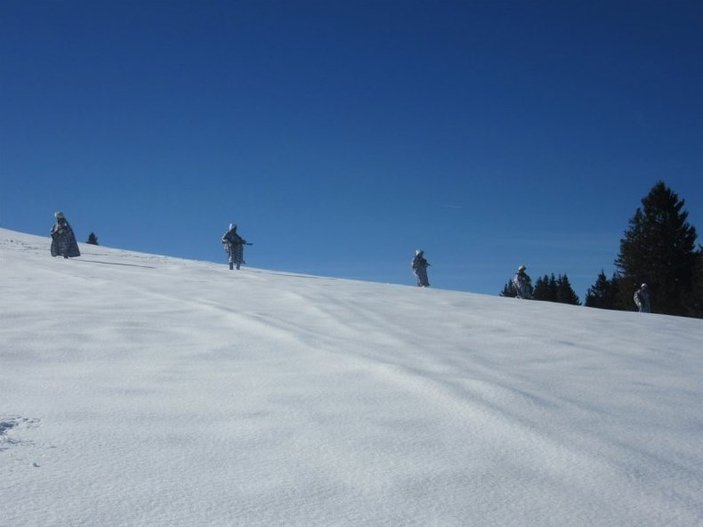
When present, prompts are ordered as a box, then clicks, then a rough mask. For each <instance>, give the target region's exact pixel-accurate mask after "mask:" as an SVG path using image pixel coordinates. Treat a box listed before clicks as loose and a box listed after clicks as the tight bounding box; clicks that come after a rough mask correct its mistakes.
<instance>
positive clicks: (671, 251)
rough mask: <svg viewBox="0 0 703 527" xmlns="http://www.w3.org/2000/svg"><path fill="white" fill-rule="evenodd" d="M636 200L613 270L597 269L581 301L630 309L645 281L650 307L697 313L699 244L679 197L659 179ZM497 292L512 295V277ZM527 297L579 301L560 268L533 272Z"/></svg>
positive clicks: (701, 272)
mask: <svg viewBox="0 0 703 527" xmlns="http://www.w3.org/2000/svg"><path fill="white" fill-rule="evenodd" d="M641 203H642V206H641V207H638V208H637V210H636V211H635V214H634V216H633V217H632V218H631V219H630V221H629V225H628V228H627V230H626V231H625V234H624V237H623V238H622V239H621V240H620V252H619V254H618V256H617V258H616V259H615V262H614V264H615V269H616V270H615V272H614V273H613V275H612V276H611V277H610V278H609V277H608V276H606V274H605V272H604V271H603V270H601V272H600V274H599V275H598V277H597V278H596V281H595V283H594V284H593V285H592V286H591V287H590V288H589V289H588V291H587V292H586V299H585V302H584V303H585V305H586V306H588V307H595V308H601V309H614V310H621V311H634V310H635V305H634V303H633V300H632V297H633V294H634V292H635V291H636V290H637V289H638V288H639V287H640V286H641V285H642V284H645V283H646V284H647V285H648V287H649V289H650V291H651V298H652V300H651V303H652V312H653V313H661V314H666V315H676V316H687V317H696V318H703V247H701V246H700V245H698V246H696V240H697V234H696V229H695V227H693V226H692V225H690V224H689V223H688V221H687V220H688V212H687V211H686V210H685V209H684V205H685V201H684V200H683V199H680V198H679V196H678V195H677V194H676V193H675V192H674V191H672V190H671V189H670V188H669V187H667V185H666V184H665V183H664V182H663V181H659V182H657V183H656V184H655V185H654V187H652V189H651V190H650V192H649V194H647V196H645V197H644V198H643V199H642V201H641ZM500 294H501V296H510V297H514V296H515V290H514V286H513V285H512V282H508V283H507V284H506V285H505V287H504V288H503V291H501V293H500ZM533 298H534V299H535V300H544V301H549V302H561V303H564V304H574V305H580V303H581V302H580V299H579V298H578V296H577V295H576V293H575V292H574V291H573V288H572V287H571V284H570V283H569V279H568V277H567V276H566V275H565V274H564V275H558V276H555V275H554V274H552V275H550V276H547V275H545V276H543V277H541V278H538V279H537V281H536V282H535V285H534V290H533Z"/></svg>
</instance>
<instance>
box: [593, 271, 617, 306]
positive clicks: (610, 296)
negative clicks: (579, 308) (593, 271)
mask: <svg viewBox="0 0 703 527" xmlns="http://www.w3.org/2000/svg"><path fill="white" fill-rule="evenodd" d="M617 297H618V278H617V275H613V278H612V280H608V278H607V277H606V276H605V272H604V271H603V270H602V269H601V272H600V274H599V275H598V278H597V280H596V283H595V284H593V285H592V286H591V287H590V288H589V289H588V291H587V292H586V302H585V304H586V306H588V307H597V308H600V309H616V306H617Z"/></svg>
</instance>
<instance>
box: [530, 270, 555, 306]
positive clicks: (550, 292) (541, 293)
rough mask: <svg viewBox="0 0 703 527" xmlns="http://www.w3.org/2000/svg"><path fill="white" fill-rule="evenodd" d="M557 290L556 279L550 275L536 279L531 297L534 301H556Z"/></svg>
mask: <svg viewBox="0 0 703 527" xmlns="http://www.w3.org/2000/svg"><path fill="white" fill-rule="evenodd" d="M558 289H559V287H558V285H557V279H556V278H555V276H554V273H552V275H551V276H547V275H544V276H543V277H542V278H538V279H537V281H536V282H535V290H534V292H533V293H532V296H533V297H534V299H535V300H544V301H547V302H556V301H557V290H558Z"/></svg>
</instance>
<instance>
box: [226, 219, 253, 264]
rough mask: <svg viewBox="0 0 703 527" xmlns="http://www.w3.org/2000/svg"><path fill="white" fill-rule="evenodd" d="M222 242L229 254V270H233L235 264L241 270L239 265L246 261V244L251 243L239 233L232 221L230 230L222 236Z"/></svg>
mask: <svg viewBox="0 0 703 527" xmlns="http://www.w3.org/2000/svg"><path fill="white" fill-rule="evenodd" d="M222 243H223V244H224V245H225V251H226V252H227V254H228V255H229V270H230V271H231V270H232V269H234V267H235V266H236V267H237V270H239V267H240V266H241V265H242V264H243V263H246V262H245V261H244V246H245V245H251V244H250V243H247V241H246V240H245V239H244V238H242V237H241V236H240V235H239V234H237V226H236V225H234V224H232V223H230V224H229V230H228V231H227V232H226V233H225V234H224V236H222Z"/></svg>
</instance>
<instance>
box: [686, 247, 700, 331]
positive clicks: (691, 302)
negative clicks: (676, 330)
mask: <svg viewBox="0 0 703 527" xmlns="http://www.w3.org/2000/svg"><path fill="white" fill-rule="evenodd" d="M693 276H694V278H693V284H692V286H691V296H690V298H688V299H687V302H686V305H687V306H688V315H689V316H692V317H697V318H703V247H701V248H699V249H698V252H697V253H696V267H695V269H694V273H693Z"/></svg>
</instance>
